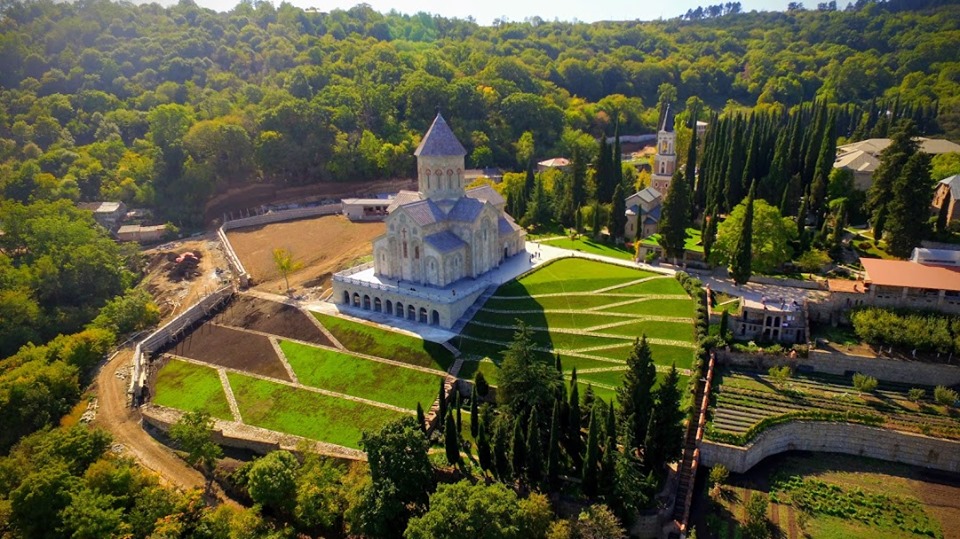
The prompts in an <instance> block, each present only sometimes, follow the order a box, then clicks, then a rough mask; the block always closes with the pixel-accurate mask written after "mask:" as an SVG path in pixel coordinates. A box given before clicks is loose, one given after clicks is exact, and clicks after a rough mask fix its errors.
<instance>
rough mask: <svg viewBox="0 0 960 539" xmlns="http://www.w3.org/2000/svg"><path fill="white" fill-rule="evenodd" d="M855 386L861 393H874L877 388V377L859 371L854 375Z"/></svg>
mask: <svg viewBox="0 0 960 539" xmlns="http://www.w3.org/2000/svg"><path fill="white" fill-rule="evenodd" d="M853 387H855V388H857V391H859V392H860V393H873V391H874V390H875V389H877V379H876V378H874V377H873V376H867V375H866V374H860V373H859V372H858V373H856V374H854V375H853Z"/></svg>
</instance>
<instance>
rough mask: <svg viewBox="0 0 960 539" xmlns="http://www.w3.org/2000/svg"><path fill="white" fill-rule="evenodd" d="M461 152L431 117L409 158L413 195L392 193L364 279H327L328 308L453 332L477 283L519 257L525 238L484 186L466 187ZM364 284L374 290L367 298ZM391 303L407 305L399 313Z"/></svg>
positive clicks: (350, 274) (350, 275)
mask: <svg viewBox="0 0 960 539" xmlns="http://www.w3.org/2000/svg"><path fill="white" fill-rule="evenodd" d="M466 153H467V152H466V150H465V149H464V148H463V146H462V145H461V144H460V141H459V140H457V138H456V136H455V135H454V134H453V131H451V129H450V126H449V125H447V123H446V121H445V120H444V119H443V116H441V115H440V114H437V117H436V118H435V119H434V121H433V124H432V125H431V126H430V129H429V130H428V131H427V133H426V135H424V137H423V140H422V141H421V143H420V146H419V147H418V148H417V150H416V152H415V153H414V155H416V157H417V179H418V190H417V191H416V192H413V191H401V192H400V193H398V194H397V196H396V197H395V198H394V199H393V202H392V203H391V204H390V206H389V207H388V208H387V217H386V219H385V221H386V226H387V231H386V233H384V234H383V235H381V236H379V237H377V238H375V239H374V240H373V265H372V270H373V271H372V274H371V275H370V278H369V279H367V278H366V277H365V276H363V275H361V273H362V271H353V272H351V270H347V272H343V273H342V274H338V275H336V276H334V296H333V301H334V302H336V303H341V304H348V305H351V306H354V307H360V308H363V309H370V310H374V311H379V312H383V313H387V314H395V315H397V316H403V317H404V318H407V319H412V320H414V321H417V322H422V323H428V324H434V325H440V326H443V327H452V326H453V324H455V323H456V321H457V320H458V319H459V318H460V315H462V314H463V312H464V311H466V309H467V308H469V306H470V304H472V301H470V302H469V304H466V305H465V306H462V310H461V304H463V303H466V301H467V300H468V299H469V296H470V295H472V291H473V290H474V289H478V285H479V284H482V282H481V281H478V279H481V278H482V277H483V275H484V274H486V273H488V272H489V271H491V270H493V269H495V268H498V267H499V266H500V264H501V263H502V262H503V261H504V260H506V259H507V258H509V257H512V256H514V255H516V254H518V253H521V252H525V240H526V232H525V231H524V230H523V229H522V228H521V227H520V226H519V225H517V223H516V222H515V221H514V220H513V218H512V217H510V216H509V215H508V214H507V213H506V212H505V211H504V206H505V201H504V199H503V197H502V196H500V194H499V193H497V192H496V191H495V190H494V189H492V188H491V187H490V186H483V187H478V188H475V189H466V188H465V178H464V170H465V168H464V157H465V156H466ZM369 269H370V268H364V270H369ZM338 277H339V279H338ZM365 283H366V284H369V285H371V286H372V287H373V288H375V289H376V290H378V291H379V292H378V293H375V294H373V295H371V294H370V292H369V290H367V289H369V288H370V287H371V286H365ZM458 289H459V290H460V295H459V297H458V295H457V290H458ZM481 291H482V290H481ZM397 295H400V296H403V295H406V296H407V298H406V300H403V299H401V298H399V297H398V296H397ZM477 295H479V294H477ZM387 296H389V298H388V299H385V298H387ZM429 298H434V300H432V301H431V300H429ZM378 299H379V301H378ZM474 299H475V297H474ZM388 303H389V311H388ZM398 303H400V305H401V309H403V308H404V306H406V308H405V310H404V311H403V312H402V313H399V314H398V311H397V304H398ZM411 306H413V307H414V309H413V311H410V307H411ZM411 312H412V313H413V314H412V315H411Z"/></svg>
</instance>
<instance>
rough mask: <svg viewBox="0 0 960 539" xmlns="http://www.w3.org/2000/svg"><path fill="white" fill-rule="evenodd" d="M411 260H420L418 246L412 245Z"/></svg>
mask: <svg viewBox="0 0 960 539" xmlns="http://www.w3.org/2000/svg"><path fill="white" fill-rule="evenodd" d="M413 258H415V259H417V260H420V246H419V245H414V246H413Z"/></svg>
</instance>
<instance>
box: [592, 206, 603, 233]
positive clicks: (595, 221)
mask: <svg viewBox="0 0 960 539" xmlns="http://www.w3.org/2000/svg"><path fill="white" fill-rule="evenodd" d="M601 216H602V212H601V210H600V201H598V200H594V201H593V216H592V219H591V228H592V230H591V231H592V233H593V237H594V238H597V239H598V238H600V232H601V231H600V229H601V228H602V227H603V219H601Z"/></svg>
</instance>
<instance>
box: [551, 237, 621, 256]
mask: <svg viewBox="0 0 960 539" xmlns="http://www.w3.org/2000/svg"><path fill="white" fill-rule="evenodd" d="M543 244H544V245H551V246H553V247H560V248H561V249H570V250H572V251H583V252H585V253H593V254H596V255H602V256H609V257H611V258H620V259H623V260H633V254H634V253H633V251H632V250H630V249H627V248H625V247H623V246H620V245H611V244H609V243H601V242H597V241H593V240H592V239H589V238H587V237H585V236H580V238H578V239H575V240H571V239H570V238H562V239H556V240H550V241H545V242H543Z"/></svg>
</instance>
